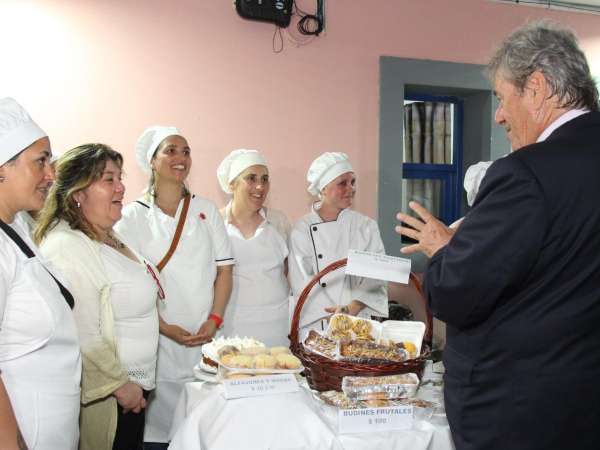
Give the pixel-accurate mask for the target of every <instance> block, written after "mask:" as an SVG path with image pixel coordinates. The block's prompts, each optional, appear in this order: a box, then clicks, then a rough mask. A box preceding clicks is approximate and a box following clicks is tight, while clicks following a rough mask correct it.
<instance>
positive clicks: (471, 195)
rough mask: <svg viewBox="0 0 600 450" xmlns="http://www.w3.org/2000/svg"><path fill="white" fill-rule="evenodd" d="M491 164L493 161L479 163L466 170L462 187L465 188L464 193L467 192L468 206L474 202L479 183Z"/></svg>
mask: <svg viewBox="0 0 600 450" xmlns="http://www.w3.org/2000/svg"><path fill="white" fill-rule="evenodd" d="M493 162H494V161H481V162H478V163H477V164H473V165H472V166H469V168H468V169H467V172H466V173H465V181H464V183H463V186H464V187H465V191H467V203H468V204H469V206H472V205H473V202H475V197H477V192H479V186H480V185H481V181H482V180H483V177H485V173H486V172H487V170H488V168H489V167H490V166H491V165H492V163H493Z"/></svg>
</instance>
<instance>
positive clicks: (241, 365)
mask: <svg viewBox="0 0 600 450" xmlns="http://www.w3.org/2000/svg"><path fill="white" fill-rule="evenodd" d="M219 363H220V365H221V366H225V367H226V368H228V369H259V370H261V371H263V370H297V369H300V368H301V367H302V363H301V362H300V360H299V359H298V358H297V357H295V356H294V355H292V353H291V352H290V350H289V349H288V348H286V347H273V348H267V347H248V348H242V349H241V350H237V349H231V348H227V349H225V348H223V349H221V350H220V352H219Z"/></svg>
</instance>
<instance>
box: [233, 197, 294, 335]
mask: <svg viewBox="0 0 600 450" xmlns="http://www.w3.org/2000/svg"><path fill="white" fill-rule="evenodd" d="M230 210H231V203H230V204H229V205H227V207H226V208H225V211H224V216H225V226H226V228H227V233H228V234H229V237H230V238H231V244H232V246H233V254H234V256H235V266H234V268H233V289H232V292H231V297H230V299H229V303H228V304H227V310H226V312H225V317H224V321H223V330H222V334H223V335H224V336H236V335H237V336H248V337H253V338H255V339H258V340H259V341H261V342H264V343H265V344H266V345H267V346H270V347H272V346H278V345H284V346H286V347H287V346H289V340H288V337H287V336H288V334H289V327H288V309H289V295H290V286H289V284H288V281H287V278H286V276H285V260H286V258H287V256H288V248H287V244H286V241H285V237H284V236H285V235H282V232H280V231H278V230H277V229H276V228H275V226H274V225H273V224H272V223H271V221H270V220H269V216H270V215H272V213H276V214H275V215H276V216H279V217H280V216H281V215H282V214H281V213H280V214H277V212H275V211H272V210H268V213H267V211H266V210H265V209H264V208H263V209H261V210H260V215H261V216H262V217H263V219H264V220H263V222H262V223H261V224H260V225H259V227H258V228H257V229H256V232H255V233H254V236H252V237H251V238H249V239H246V238H244V236H243V235H242V233H241V232H240V230H239V229H238V228H237V227H236V226H235V225H233V224H231V223H229V217H230V216H229V214H230ZM283 229H285V227H284V228H283Z"/></svg>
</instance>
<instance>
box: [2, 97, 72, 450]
mask: <svg viewBox="0 0 600 450" xmlns="http://www.w3.org/2000/svg"><path fill="white" fill-rule="evenodd" d="M50 157H51V150H50V141H49V140H48V138H47V137H46V134H45V133H44V132H43V131H42V130H41V129H40V128H39V127H38V126H37V125H36V124H35V123H34V122H33V121H32V120H31V118H30V117H29V115H28V114H27V112H26V111H25V110H24V109H23V108H22V107H21V106H20V105H19V104H18V103H17V102H15V101H14V100H13V99H10V98H4V99H0V219H1V220H2V222H3V224H2V229H0V255H1V258H0V372H1V373H0V436H1V437H0V441H1V443H0V446H1V447H2V448H3V449H21V448H29V449H30V450H32V449H46V450H75V449H76V448H77V443H78V439H79V427H78V419H79V392H80V389H79V384H80V379H81V357H80V353H79V342H78V339H77V331H76V329H75V323H74V321H73V316H72V312H71V308H72V307H73V297H72V296H71V295H70V293H69V292H68V291H67V290H66V289H65V288H64V286H63V287H62V288H61V287H60V286H59V284H58V282H57V281H56V280H57V279H58V277H59V275H58V274H55V275H54V276H55V277H56V278H54V279H53V276H52V275H51V274H50V272H48V270H47V269H46V267H47V266H46V264H45V263H44V265H43V264H42V261H43V260H42V259H41V258H40V257H39V254H38V250H37V247H36V246H35V245H34V244H33V242H32V241H31V240H30V238H29V230H28V228H27V225H26V223H25V222H23V221H22V220H19V219H17V218H16V214H17V213H18V212H19V211H28V210H39V209H40V208H41V207H42V205H43V202H44V199H45V197H46V193H47V190H48V187H49V186H50V185H51V184H52V181H53V179H54V173H53V171H52V169H51V168H50ZM5 227H6V228H7V229H5ZM8 228H9V229H8ZM15 234H16V236H15ZM11 235H12V237H11ZM18 241H20V243H17V242H18ZM23 244H25V246H23ZM27 247H28V249H27ZM28 250H29V251H28ZM26 253H29V254H26ZM45 266H46V267H45Z"/></svg>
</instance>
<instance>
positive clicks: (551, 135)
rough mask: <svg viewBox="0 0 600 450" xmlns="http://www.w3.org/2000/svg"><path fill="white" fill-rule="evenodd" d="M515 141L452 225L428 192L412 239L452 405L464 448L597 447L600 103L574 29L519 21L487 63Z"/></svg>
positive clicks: (502, 119)
mask: <svg viewBox="0 0 600 450" xmlns="http://www.w3.org/2000/svg"><path fill="white" fill-rule="evenodd" d="M488 68H489V74H490V79H491V80H492V83H493V85H494V89H495V93H496V95H497V97H498V99H499V102H500V103H499V106H498V109H497V111H496V122H497V123H498V124H500V125H502V126H503V127H504V128H505V129H506V131H507V133H508V137H509V140H510V142H511V144H512V148H513V152H512V153H511V154H510V155H508V156H506V157H504V158H501V159H499V160H497V161H496V162H494V164H492V166H491V167H490V168H489V170H488V172H487V174H486V176H485V178H484V179H483V182H482V185H481V188H480V190H479V193H478V195H477V198H476V200H475V203H474V205H473V208H472V209H471V211H470V212H469V213H468V214H467V215H466V217H465V219H464V221H463V222H462V224H461V225H460V226H459V228H458V229H457V230H456V232H453V230H450V229H448V228H447V227H445V226H444V225H443V224H442V223H441V222H439V221H438V220H436V219H435V218H434V217H433V216H432V215H431V214H430V213H429V212H428V211H426V210H425V209H424V208H422V207H421V206H420V205H418V204H416V203H414V202H412V203H411V208H412V209H413V210H414V211H416V212H417V214H418V215H419V216H420V218H421V220H419V219H416V218H414V217H410V216H408V215H406V214H402V213H400V214H398V219H399V220H401V221H402V222H403V224H402V225H401V226H398V227H397V231H398V232H399V233H401V234H403V235H406V236H409V237H412V238H413V239H416V240H417V241H418V243H417V244H414V245H412V246H409V247H405V248H403V249H402V251H403V252H404V253H412V252H415V251H420V252H423V253H425V254H426V255H427V256H430V258H431V259H430V261H429V263H428V266H427V269H426V272H425V287H426V294H427V298H428V302H429V306H430V309H431V311H432V312H433V314H434V315H435V316H436V317H438V318H439V319H441V320H443V321H445V322H446V323H447V325H448V331H447V333H448V335H447V343H446V348H445V350H444V363H445V367H446V374H445V403H446V413H447V416H448V420H449V423H450V427H451V431H452V435H453V438H454V442H455V445H456V448H457V450H475V449H476V450H484V449H485V450H522V449H523V450H525V449H527V450H533V449H536V450H537V449H539V450H554V449H555V450H571V449H572V450H592V449H593V450H597V449H599V448H600V200H599V197H600V113H599V112H598V93H597V90H596V87H595V84H594V82H593V80H592V78H591V76H590V72H589V68H588V65H587V62H586V59H585V56H584V55H583V53H582V51H581V50H580V49H579V47H578V45H577V41H576V39H575V37H574V35H573V34H572V33H571V32H570V31H568V30H564V29H561V28H559V27H557V26H555V25H552V24H549V23H543V22H542V23H532V24H529V25H527V26H525V27H523V28H521V29H518V30H516V31H515V32H514V33H512V34H511V35H510V36H509V37H508V38H507V39H506V40H505V42H504V43H503V44H502V45H501V47H500V48H499V49H498V51H497V53H496V54H495V56H494V57H493V58H492V60H491V62H490V64H489V66H488Z"/></svg>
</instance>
